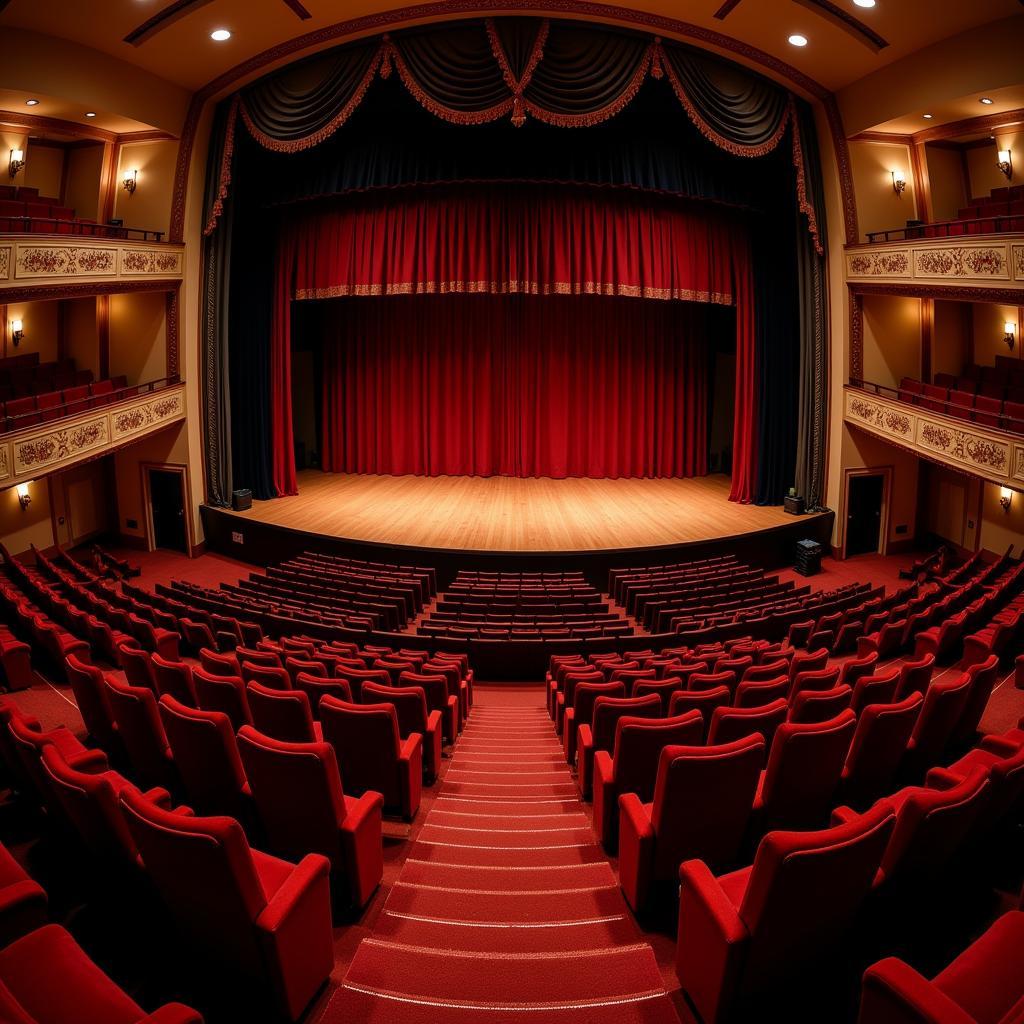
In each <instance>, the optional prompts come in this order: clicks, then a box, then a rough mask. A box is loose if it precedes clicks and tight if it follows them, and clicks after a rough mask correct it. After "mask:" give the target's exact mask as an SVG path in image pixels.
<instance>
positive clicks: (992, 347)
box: [971, 302, 1021, 366]
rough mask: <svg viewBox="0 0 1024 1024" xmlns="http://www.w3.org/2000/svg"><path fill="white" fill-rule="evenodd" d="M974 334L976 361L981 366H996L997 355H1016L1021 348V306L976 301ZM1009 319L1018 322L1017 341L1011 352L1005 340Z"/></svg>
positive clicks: (1018, 355)
mask: <svg viewBox="0 0 1024 1024" xmlns="http://www.w3.org/2000/svg"><path fill="white" fill-rule="evenodd" d="M971 312H972V321H973V336H974V361H975V362H976V363H977V364H978V365H979V366H994V365H995V361H996V356H1016V357H1017V358H1018V359H1019V358H1021V350H1020V323H1019V319H1020V316H1019V314H1020V308H1019V307H1017V306H1001V305H997V304H996V303H989V302H976V303H974V304H973V305H972V306H971ZM1007 320H1009V321H1010V322H1011V323H1015V324H1017V334H1016V341H1015V343H1014V346H1013V351H1012V352H1011V351H1010V350H1009V349H1008V348H1007V347H1006V343H1005V342H1004V341H1003V333H1004V332H1003V326H1004V325H1005V323H1006V322H1007Z"/></svg>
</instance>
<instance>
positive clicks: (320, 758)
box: [238, 725, 345, 863]
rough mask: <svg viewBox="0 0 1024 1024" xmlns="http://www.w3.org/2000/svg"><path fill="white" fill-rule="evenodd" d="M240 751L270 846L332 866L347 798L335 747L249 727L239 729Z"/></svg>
mask: <svg viewBox="0 0 1024 1024" xmlns="http://www.w3.org/2000/svg"><path fill="white" fill-rule="evenodd" d="M238 748H239V751H240V753H241V756H242V762H243V764H244V765H245V773H246V777H247V778H248V779H249V785H250V786H251V787H252V795H253V799H254V800H255V801H256V807H257V810H258V811H259V816H260V821H261V822H262V823H263V827H264V828H265V829H266V832H267V837H268V838H269V840H270V845H271V847H272V848H273V849H274V850H276V851H277V852H279V853H280V854H282V855H283V856H285V857H288V858H289V859H295V860H298V859H300V858H301V857H303V856H304V855H305V854H307V853H322V854H323V855H324V856H326V857H329V858H330V859H331V861H332V862H335V863H336V862H337V861H338V860H339V859H340V857H341V841H340V838H339V831H338V830H339V826H340V825H341V823H342V821H344V819H345V797H344V793H343V792H342V788H341V775H340V774H339V772H338V761H337V758H336V757H335V754H334V748H333V747H332V746H331V745H330V744H329V743H318V742H313V743H289V742H285V741H283V740H278V739H274V738H272V737H270V736H266V735H264V734H263V733H261V732H258V731H257V730H256V729H254V728H253V727H252V726H250V725H245V726H243V727H242V728H241V729H240V730H239V733H238Z"/></svg>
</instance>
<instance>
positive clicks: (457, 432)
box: [271, 188, 757, 501]
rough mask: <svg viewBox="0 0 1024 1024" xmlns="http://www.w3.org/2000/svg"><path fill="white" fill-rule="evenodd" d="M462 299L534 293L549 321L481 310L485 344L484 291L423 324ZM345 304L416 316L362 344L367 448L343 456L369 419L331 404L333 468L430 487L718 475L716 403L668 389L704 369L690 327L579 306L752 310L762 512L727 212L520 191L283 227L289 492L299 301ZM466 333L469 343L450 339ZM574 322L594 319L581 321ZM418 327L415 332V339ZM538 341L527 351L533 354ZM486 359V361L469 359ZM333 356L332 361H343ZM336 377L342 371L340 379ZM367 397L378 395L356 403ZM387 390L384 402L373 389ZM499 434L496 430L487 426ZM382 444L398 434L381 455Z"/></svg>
mask: <svg viewBox="0 0 1024 1024" xmlns="http://www.w3.org/2000/svg"><path fill="white" fill-rule="evenodd" d="M448 293H488V294H490V295H494V296H497V295H502V296H508V295H509V294H510V293H521V294H525V295H529V296H537V297H546V298H547V299H548V302H547V303H545V304H542V305H543V307H544V308H543V309H542V307H541V306H534V304H533V303H532V302H524V303H522V304H521V305H522V310H523V313H522V316H523V318H524V327H523V329H520V330H516V329H514V325H512V326H513V329H511V330H510V329H509V325H508V324H507V323H506V321H505V318H504V317H498V318H496V317H495V316H494V314H493V312H488V309H487V305H486V304H485V303H481V304H480V305H479V306H478V307H474V308H477V309H479V310H481V312H479V313H478V314H477V315H478V316H479V317H480V318H481V319H479V320H477V321H476V323H477V329H476V330H470V329H467V327H466V326H465V325H463V324H462V322H461V321H462V320H463V319H464V317H465V316H466V312H465V311H466V310H468V309H469V308H471V307H470V301H469V300H470V297H469V296H463V297H462V300H461V304H460V308H459V309H458V310H455V309H448V308H446V305H445V304H444V303H439V304H438V306H437V308H438V313H437V322H436V323H435V324H434V325H433V326H432V325H430V324H420V323H419V322H418V320H417V312H418V310H419V309H420V308H421V304H420V303H417V302H414V301H412V300H410V299H409V297H410V296H420V297H422V296H424V295H441V294H448ZM339 296H359V297H360V298H364V297H366V296H398V297H403V296H404V297H405V298H396V299H394V300H393V302H392V303H389V304H388V305H389V306H394V307H395V309H396V310H398V308H399V305H401V311H400V312H396V313H395V314H394V315H395V316H396V317H398V316H403V317H405V319H404V320H397V321H395V328H396V329H394V330H390V331H382V330H379V329H378V330H377V331H375V332H374V333H373V335H372V336H366V334H365V333H364V334H363V335H362V336H361V337H362V339H363V342H362V345H359V346H357V348H356V351H355V352H354V354H353V353H351V352H350V359H349V362H350V364H351V369H349V370H347V371H346V373H345V375H344V377H343V379H344V380H346V381H348V387H346V388H345V389H344V390H342V393H341V394H342V396H344V397H347V398H348V399H349V401H350V402H351V399H352V398H353V397H355V396H358V397H359V398H360V399H361V401H360V402H358V403H357V409H356V412H355V414H354V415H355V417H356V419H355V422H356V423H358V425H359V426H360V428H361V433H362V436H363V437H364V439H365V440H363V441H362V442H360V440H359V434H357V435H356V437H355V439H354V441H353V439H352V438H350V437H348V435H346V446H345V448H344V450H341V451H339V450H338V449H337V445H336V440H337V437H338V434H339V432H338V430H337V427H338V426H339V423H338V417H339V416H340V415H344V416H346V417H350V418H351V417H352V416H353V414H352V413H351V412H350V411H349V410H348V408H345V407H343V406H342V405H339V404H338V402H337V401H335V402H334V403H331V404H333V406H334V410H333V414H332V412H331V408H330V405H329V406H328V414H327V415H326V416H325V421H326V422H327V423H328V424H331V423H333V424H334V426H335V429H334V430H331V429H330V427H328V430H327V431H326V432H327V433H328V434H329V435H330V441H331V444H330V446H329V448H328V449H327V450H326V453H325V454H326V457H325V463H324V464H325V466H326V467H328V468H331V467H334V468H338V469H341V468H344V469H346V470H347V471H349V472H384V473H403V472H413V473H427V474H441V473H456V474H466V473H476V474H479V475H489V474H492V473H498V474H505V475H518V476H534V475H536V476H542V475H543V476H573V475H576V476H600V477H603V476H680V475H694V474H697V473H701V472H703V471H704V468H703V465H702V462H701V461H698V460H697V456H696V454H695V453H696V452H697V451H698V447H699V450H701V451H702V450H703V447H704V445H703V444H700V445H699V446H698V444H697V442H696V440H691V437H690V434H691V433H693V434H694V437H695V438H697V437H699V436H700V435H699V434H697V433H696V431H698V429H699V431H703V430H704V429H705V426H704V424H705V419H706V417H705V416H704V415H702V413H703V397H701V401H700V402H699V403H698V402H697V401H696V397H695V396H696V394H697V393H698V392H700V394H701V396H703V391H704V388H703V387H701V388H696V387H688V386H687V384H686V380H687V378H690V377H692V376H695V374H693V373H691V372H684V373H683V378H684V380H683V385H682V386H683V388H684V390H683V397H684V398H685V399H686V400H685V401H683V400H681V397H680V395H679V394H678V391H677V386H669V384H668V381H669V380H672V379H674V378H675V377H677V376H678V375H679V370H680V368H682V369H684V370H687V369H688V368H687V364H686V362H685V361H686V360H687V359H689V358H690V356H689V355H688V352H689V350H691V349H694V350H697V349H700V348H701V346H700V345H697V344H694V343H693V342H692V341H691V342H690V344H681V343H680V341H679V331H678V330H669V329H668V325H667V324H666V322H665V320H666V319H667V320H671V319H672V316H673V314H672V313H670V312H668V311H666V310H662V311H660V312H656V311H654V310H650V309H649V308H648V304H641V303H636V304H635V305H633V304H624V308H623V311H622V312H621V313H620V312H617V311H613V310H615V309H616V307H617V305H618V304H617V303H606V304H602V303H597V302H596V301H593V300H591V301H589V302H583V301H581V297H588V296H628V297H630V298H646V299H660V300H669V299H674V300H685V301H688V302H701V303H709V302H710V303H715V304H720V305H735V306H736V311H737V315H736V347H737V359H736V413H735V423H734V430H735V435H736V436H735V439H734V446H733V492H732V495H731V497H732V498H733V500H737V501H747V500H750V497H751V494H752V492H753V485H754V474H755V469H756V449H757V437H756V422H757V401H756V390H755V381H756V369H757V368H756V365H755V362H756V359H755V352H754V335H755V326H754V306H753V287H752V278H751V261H750V248H749V239H748V237H747V234H746V231H745V230H744V229H743V227H742V225H741V224H740V223H739V222H738V221H737V220H736V219H735V218H734V217H733V216H732V215H731V214H729V213H728V212H727V211H723V210H721V209H715V210H711V211H709V210H708V209H706V208H705V209H697V208H694V207H691V206H688V205H685V204H682V203H679V202H678V201H667V200H664V199H660V198H652V197H637V196H632V195H626V196H610V195H608V194H601V195H596V194H593V193H587V192H565V191H559V192H554V191H552V192H550V193H538V192H536V190H515V189H507V188H506V189H490V190H479V191H473V192H466V191H463V192H461V193H458V194H449V193H444V192H440V193H435V194H432V195H429V196H423V195H417V196H412V197H405V196H402V197H397V198H396V197H395V196H394V195H389V196H387V197H386V198H382V197H377V196H372V197H366V198H365V199H364V200H363V201H362V202H360V204H359V205H344V206H335V207H333V208H330V209H322V208H319V209H316V208H314V209H311V210H310V211H309V212H306V213H304V214H300V215H298V216H296V217H294V219H292V220H290V221H289V222H287V223H286V224H285V225H284V227H283V228H282V235H281V238H280V242H279V247H278V258H277V269H276V277H275V287H274V296H273V306H274V309H273V316H272V321H273V325H272V332H273V340H272V346H271V347H272V354H271V381H272V383H271V388H272V394H271V409H272V427H271V429H272V441H273V449H274V453H273V469H274V485H275V487H276V488H277V490H278V492H279V493H282V494H293V493H295V492H296V483H295V464H294V448H293V444H292V398H291V366H290V363H291V309H290V303H291V301H292V300H293V299H317V298H334V297H339ZM555 296H557V297H565V296H570V297H575V301H573V300H572V299H566V300H565V307H564V309H565V311H564V312H563V313H560V314H555V313H552V312H550V310H554V309H556V308H558V305H557V304H555V303H554V301H553V299H552V297H555ZM476 297H477V298H479V296H476ZM505 308H506V309H509V308H512V306H511V304H509V303H506V304H505ZM491 309H492V310H493V307H491ZM368 315H369V314H368V313H366V312H354V313H353V317H355V318H359V317H363V316H368ZM389 315H390V314H389ZM675 315H683V314H682V313H680V312H679V311H676V314H675ZM552 316H559V317H560V318H561V330H560V331H559V330H558V329H557V328H558V320H556V321H555V322H554V323H549V322H548V321H549V320H550V318H551V317H552ZM445 318H447V322H448V324H449V332H448V334H447V336H445V332H444V328H443V325H444V323H445V322H446V319H445ZM455 318H458V320H459V325H458V326H459V329H458V330H456V331H455V332H454V334H452V333H450V328H451V323H452V321H453V320H454V319H455ZM576 318H581V319H582V323H581V324H579V325H575V324H573V321H574V320H575V319H576ZM608 318H614V322H613V323H607V322H606V321H607V319H608ZM659 322H660V328H661V329H660V330H659ZM401 325H404V326H405V327H406V330H404V331H403V330H399V329H397V328H399V327H400V326H401ZM577 328H581V329H577ZM586 328H589V330H587V329H586ZM410 332H412V333H411V336H409V335H410ZM470 339H472V341H471V340H470ZM513 342H514V344H512V343H513ZM545 342H547V343H548V344H547V345H545V344H544V343H545ZM673 342H674V343H673ZM522 344H525V345H526V346H527V347H526V349H525V350H523V351H519V348H520V346H521V345H522ZM588 344H589V345H590V346H591V348H590V349H589V350H588V349H587V347H586V346H587V345H588ZM378 345H380V346H382V347H383V351H378V349H377V346H378ZM425 346H426V347H425ZM470 346H476V348H475V349H474V350H472V351H469V352H467V351H466V349H467V348H468V347H470ZM331 348H332V346H330V345H329V346H328V359H331V358H337V357H338V355H339V353H338V352H335V353H334V355H333V356H332V355H331V354H330V350H331ZM624 352H628V353H630V358H629V359H628V360H627V359H623V355H622V354H623V353H624ZM659 353H660V354H659ZM395 360H397V362H395ZM680 360H683V364H682V367H680V366H678V365H677V364H678V363H679V361H680ZM591 367H593V368H594V369H593V370H591ZM338 369H339V368H338V367H337V366H335V367H334V370H335V373H333V374H332V372H331V370H330V369H328V372H327V373H326V374H325V378H327V379H328V380H330V379H331V378H332V376H336V375H337V371H338ZM453 369H454V370H457V371H458V372H457V374H455V375H453ZM509 371H511V373H510V372H509ZM591 372H593V374H594V375H595V376H594V378H593V379H591V377H590V374H591ZM624 374H625V375H626V376H625V377H623V375H624ZM364 375H365V377H364ZM358 383H363V384H364V387H362V388H361V389H358V390H353V389H354V387H355V385H356V384H358ZM374 385H375V386H376V388H377V389H378V394H377V395H371V394H369V393H368V392H369V391H371V390H372V388H373V386H374ZM344 397H343V398H342V401H344ZM441 399H443V400H441ZM360 406H361V407H362V408H363V410H364V412H363V416H362V417H360V416H359V411H358V410H359V407H360ZM426 410H429V411H430V413H431V416H430V418H429V419H428V418H426V417H425V415H424V413H425V411H426ZM524 410H525V411H527V413H528V414H527V415H526V416H525V422H523V423H522V424H521V426H520V419H521V418H523V412H524ZM627 420H628V421H629V422H633V421H635V420H639V423H640V425H639V426H638V427H637V428H635V429H636V434H637V436H636V437H630V436H629V435H630V433H631V431H627V430H623V429H622V424H623V423H625V422H627ZM510 423H514V424H516V426H517V428H518V429H519V431H520V434H521V436H515V433H514V432H512V431H509V430H507V429H506V430H505V431H504V433H502V431H501V429H500V427H501V425H503V424H510ZM698 423H699V427H698ZM494 424H497V425H498V428H499V429H496V428H495V426H494ZM347 425H348V426H349V427H350V428H351V426H352V422H349V423H348V424H347ZM482 425H490V429H485V430H483V431H481V429H480V428H481V426H482ZM381 432H383V434H384V436H383V438H381V439H378V440H371V437H372V435H374V434H375V433H381ZM621 435H626V436H625V437H623V436H621ZM389 436H390V441H391V443H389ZM410 445H411V446H412V448H411V451H406V449H407V447H408V446H410ZM688 446H692V447H690V449H689V454H687V447H688Z"/></svg>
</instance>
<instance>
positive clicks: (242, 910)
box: [121, 790, 267, 977]
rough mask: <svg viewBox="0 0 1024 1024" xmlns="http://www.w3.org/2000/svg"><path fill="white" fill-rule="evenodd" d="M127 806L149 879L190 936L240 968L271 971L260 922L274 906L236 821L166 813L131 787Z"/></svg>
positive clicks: (201, 948)
mask: <svg viewBox="0 0 1024 1024" xmlns="http://www.w3.org/2000/svg"><path fill="white" fill-rule="evenodd" d="M121 808H122V811H123V813H124V815H125V818H126V819H127V821H128V828H129V830H130V831H131V834H132V836H133V838H134V839H135V844H136V846H138V848H139V852H140V853H141V854H142V860H143V863H144V865H145V868H146V872H147V874H148V875H149V878H150V879H151V881H152V882H153V884H154V886H155V887H156V889H157V891H158V892H159V893H160V895H161V897H162V898H163V903H164V905H165V906H166V907H167V908H168V909H169V910H170V912H171V913H172V914H173V915H174V917H175V919H176V920H177V922H178V924H179V926H180V928H181V930H182V932H183V933H184V935H185V937H186V940H187V941H188V942H189V943H190V944H191V945H193V947H194V948H195V949H196V950H198V951H199V952H201V953H204V954H205V955H206V956H207V957H209V958H211V959H212V960H213V961H214V962H219V963H223V962H225V961H228V962H230V963H231V965H232V966H233V967H234V968H236V969H237V970H239V972H240V973H243V974H245V975H248V976H251V977H260V976H262V975H263V973H264V972H265V971H266V967H265V965H264V962H263V958H262V957H261V955H260V949H259V946H258V945H257V937H256V933H255V929H254V922H255V921H256V919H257V918H258V917H259V915H260V914H261V913H262V911H263V909H264V907H265V906H266V903H267V898H266V896H265V895H264V892H263V888H262V886H261V884H260V880H259V876H258V874H257V872H256V866H255V864H254V862H253V856H252V851H251V850H250V849H249V843H248V841H247V840H246V838H245V833H244V832H243V831H242V826H241V825H240V824H239V823H238V822H237V821H235V819H234V818H227V817H212V818H210V817H207V818H202V817H192V816H187V815H184V814H178V813H175V812H174V811H165V810H162V809H161V808H160V807H157V806H156V805H155V804H153V803H152V802H150V801H149V800H148V799H146V797H144V796H143V795H142V794H140V793H138V792H135V791H132V790H126V791H125V792H123V793H122V794H121Z"/></svg>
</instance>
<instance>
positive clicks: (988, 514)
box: [981, 483, 1024, 558]
mask: <svg viewBox="0 0 1024 1024" xmlns="http://www.w3.org/2000/svg"><path fill="white" fill-rule="evenodd" d="M981 488H982V494H981V546H982V548H984V549H985V550H986V551H991V552H992V553H993V554H996V555H1001V554H1003V552H1005V551H1006V549H1007V548H1008V547H1009V546H1010V545H1011V544H1012V545H1013V553H1014V555H1015V556H1016V557H1018V558H1020V556H1021V554H1022V547H1024V493H1022V492H1020V491H1013V492H1011V495H1010V510H1009V512H1005V511H1003V507H1002V506H1001V505H1000V504H999V495H1000V494H1001V492H1002V488H1001V487H999V486H998V485H996V484H990V483H983V484H981Z"/></svg>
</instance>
